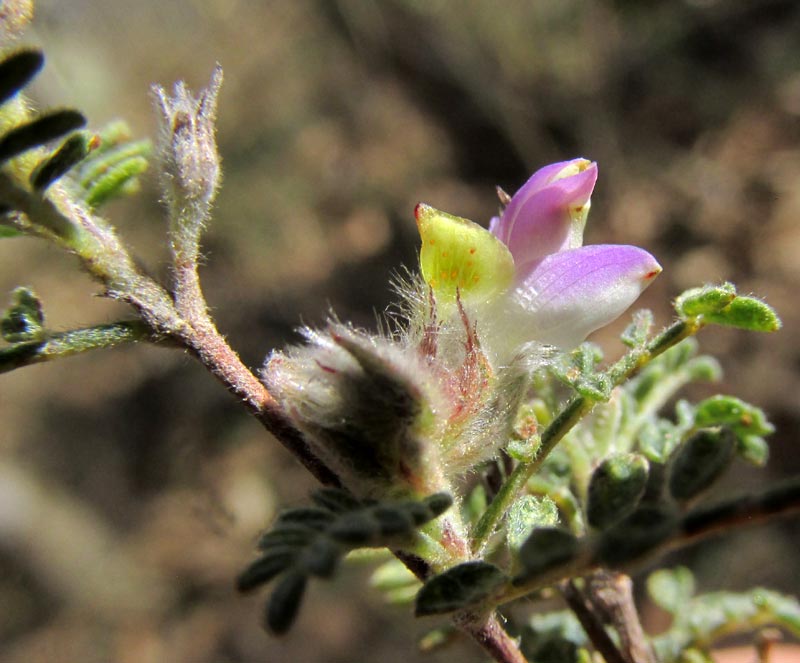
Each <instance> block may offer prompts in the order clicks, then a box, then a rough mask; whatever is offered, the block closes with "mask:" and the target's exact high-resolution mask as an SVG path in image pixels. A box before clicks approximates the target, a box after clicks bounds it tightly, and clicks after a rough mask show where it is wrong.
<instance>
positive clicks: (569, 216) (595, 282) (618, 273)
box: [486, 159, 661, 354]
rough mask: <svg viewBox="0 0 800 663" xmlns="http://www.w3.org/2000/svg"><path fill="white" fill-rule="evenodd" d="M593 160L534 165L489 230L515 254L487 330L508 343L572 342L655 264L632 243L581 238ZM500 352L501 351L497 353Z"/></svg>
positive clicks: (611, 313) (638, 286) (628, 297)
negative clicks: (585, 243) (595, 242)
mask: <svg viewBox="0 0 800 663" xmlns="http://www.w3.org/2000/svg"><path fill="white" fill-rule="evenodd" d="M596 181H597V164H595V163H593V162H590V161H588V160H586V159H573V160H571V161H564V162H560V163H555V164H552V165H550V166H545V167H544V168H542V169H541V170H538V171H536V172H535V173H534V174H533V175H532V176H531V177H530V179H529V180H528V181H527V182H526V183H525V184H524V185H523V186H522V188H521V189H520V190H519V191H517V193H515V194H514V196H512V197H511V199H510V200H509V202H508V204H507V205H506V207H505V209H504V210H503V212H502V213H501V214H500V216H498V217H495V218H494V219H492V221H491V223H490V225H489V230H490V232H491V233H492V234H493V235H495V236H496V237H497V238H498V239H500V240H501V241H502V242H503V243H504V244H505V245H506V246H507V247H508V249H509V251H510V252H511V255H512V256H513V258H514V264H515V277H514V284H513V286H512V287H511V288H510V289H509V290H508V291H507V292H506V293H505V294H504V296H503V297H498V298H496V299H495V300H494V302H493V308H494V309H495V310H494V311H493V313H492V315H489V316H488V317H487V320H488V322H489V327H490V329H488V330H487V334H486V335H487V336H489V337H494V336H501V337H503V338H502V342H501V343H500V346H501V347H504V348H505V349H506V350H511V351H513V349H514V348H517V347H518V346H519V345H521V344H523V343H525V342H527V341H536V342H538V343H542V344H547V345H554V346H557V347H559V348H562V349H571V348H573V347H575V346H576V345H578V344H579V343H581V342H582V341H583V340H584V339H585V338H586V337H587V336H588V335H589V334H590V333H591V332H593V331H594V330H596V329H599V328H600V327H603V326H605V325H607V324H609V323H610V322H612V321H613V320H614V319H616V318H617V317H619V316H620V315H621V314H622V313H623V312H624V311H625V309H627V308H628V307H629V306H630V305H631V304H633V302H634V301H635V300H636V299H637V298H638V297H639V295H640V294H641V293H642V291H643V290H644V289H645V288H646V287H647V286H648V285H650V283H651V282H652V281H653V279H654V278H655V277H656V276H658V274H659V273H660V272H661V265H659V264H658V262H657V261H656V259H655V258H654V257H653V256H652V255H650V254H649V253H648V252H647V251H645V250H644V249H640V248H637V247H635V246H626V245H612V244H598V245H594V246H582V244H583V229H584V226H585V224H586V217H587V214H588V210H589V206H590V204H591V203H590V198H591V195H592V190H593V189H594V185H595V182H596ZM501 354H502V353H501Z"/></svg>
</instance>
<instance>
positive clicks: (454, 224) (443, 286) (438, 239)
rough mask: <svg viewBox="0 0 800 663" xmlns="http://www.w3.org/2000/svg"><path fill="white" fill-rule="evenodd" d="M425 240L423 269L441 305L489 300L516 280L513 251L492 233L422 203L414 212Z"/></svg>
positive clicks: (423, 240) (422, 257)
mask: <svg viewBox="0 0 800 663" xmlns="http://www.w3.org/2000/svg"><path fill="white" fill-rule="evenodd" d="M414 215H415V216H416V218H417V226H418V228H419V234H420V236H421V237H422V249H421V250H420V269H421V270H422V276H423V277H424V278H425V281H426V282H427V283H428V284H429V285H430V286H431V288H433V291H434V293H435V294H436V295H437V299H438V301H439V302H441V303H444V302H448V301H449V302H453V301H455V299H456V292H458V293H459V295H460V296H461V297H462V298H463V299H468V300H484V301H485V300H488V299H491V298H492V297H495V296H497V295H499V294H502V293H503V292H505V291H506V290H507V289H508V288H509V287H510V286H511V283H512V281H513V279H514V259H513V258H512V257H511V253H510V251H509V250H508V249H507V248H506V246H505V244H503V243H502V242H501V241H500V240H499V239H497V238H496V237H495V236H494V235H492V234H491V233H490V232H489V231H488V230H486V229H485V228H482V227H481V226H479V225H478V224H477V223H473V222H472V221H470V220H468V219H462V218H461V217H458V216H453V215H452V214H447V213H445V212H440V211H439V210H437V209H434V208H433V207H430V206H429V205H425V204H424V203H420V204H419V205H417V207H416V209H415V210H414Z"/></svg>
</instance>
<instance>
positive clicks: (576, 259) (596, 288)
mask: <svg viewBox="0 0 800 663" xmlns="http://www.w3.org/2000/svg"><path fill="white" fill-rule="evenodd" d="M660 272H661V266H660V265H659V264H658V262H657V261H656V259H655V258H653V256H651V255H650V254H649V253H648V252H647V251H645V250H643V249H640V248H637V247H635V246H620V245H610V244H605V245H604V244H598V245H593V246H584V247H581V248H577V249H568V250H566V251H561V252H559V253H554V254H552V255H548V256H545V257H544V258H542V259H541V260H539V261H536V262H534V263H529V264H528V265H527V266H523V267H522V269H520V270H518V272H517V273H518V275H519V276H520V277H521V278H520V280H519V281H518V284H517V287H516V288H515V289H514V291H513V292H512V293H511V301H512V303H513V304H514V306H512V311H510V312H512V313H516V315H517V316H520V317H521V318H525V319H526V320H528V322H527V323H524V322H522V320H520V323H521V324H525V325H526V326H527V327H528V330H529V337H530V339H531V340H536V341H539V342H541V343H548V344H551V345H556V346H559V347H562V348H572V347H575V346H576V345H577V344H578V343H580V342H581V341H583V340H584V339H585V338H586V337H587V336H588V335H589V334H590V333H591V332H593V331H594V330H595V329H599V328H600V327H603V326H605V325H607V324H608V323H609V322H611V321H612V320H614V319H616V318H617V317H619V316H620V315H621V314H622V313H623V312H624V311H625V309H627V308H628V307H629V306H630V305H631V304H633V302H634V301H636V299H637V298H638V297H639V295H640V294H641V292H642V291H643V290H644V289H645V288H646V287H647V286H648V285H650V283H651V282H652V280H653V279H654V278H655V277H656V276H658V274H659V273H660ZM514 309H518V310H517V311H514Z"/></svg>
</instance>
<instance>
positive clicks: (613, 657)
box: [559, 580, 638, 663]
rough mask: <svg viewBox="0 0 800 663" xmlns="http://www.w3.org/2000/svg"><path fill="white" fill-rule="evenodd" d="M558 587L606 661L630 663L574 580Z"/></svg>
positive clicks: (607, 662)
mask: <svg viewBox="0 0 800 663" xmlns="http://www.w3.org/2000/svg"><path fill="white" fill-rule="evenodd" d="M559 588H560V589H561V594H562V596H563V597H564V600H565V601H566V602H567V605H568V606H569V607H570V609H571V610H572V612H573V613H575V616H576V617H577V618H578V621H579V622H580V623H581V626H582V627H583V630H584V631H586V635H587V636H588V637H589V640H591V641H592V644H593V645H594V647H595V649H596V650H597V651H598V652H600V654H602V656H603V658H604V659H605V661H606V663H630V661H627V660H626V659H625V657H624V656H623V655H622V653H621V652H620V650H619V649H618V648H617V645H615V644H614V641H613V640H612V639H611V636H610V635H609V634H608V632H607V631H606V629H605V626H604V624H603V620H602V619H601V618H600V616H599V615H598V614H597V612H596V610H595V608H594V606H592V604H591V602H590V601H589V600H588V598H587V597H586V596H585V595H584V593H583V592H582V591H581V590H580V589H579V588H578V586H577V585H576V584H575V581H574V580H567V581H566V582H563V583H561V585H560V586H559ZM637 663H638V662H637Z"/></svg>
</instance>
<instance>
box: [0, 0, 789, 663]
mask: <svg viewBox="0 0 800 663" xmlns="http://www.w3.org/2000/svg"><path fill="white" fill-rule="evenodd" d="M24 41H25V42H26V43H30V44H38V45H41V46H42V47H43V48H44V50H45V53H46V55H47V58H48V60H47V65H46V68H45V70H44V72H43V74H42V75H41V76H40V77H39V78H38V79H37V81H36V83H35V85H34V86H33V88H32V96H33V97H34V100H35V103H36V104H37V106H38V107H40V108H47V107H53V106H73V107H77V108H79V109H81V110H82V111H84V112H85V113H86V115H87V116H88V118H89V120H90V124H91V125H92V126H93V127H99V126H101V125H103V124H104V123H106V122H108V121H110V120H113V119H115V118H124V119H126V120H127V121H128V122H129V123H130V125H131V127H132V129H133V134H134V136H135V137H148V136H153V135H154V133H155V120H154V114H153V113H152V109H151V98H150V94H149V86H150V85H151V84H152V83H160V84H163V85H171V83H172V82H173V81H175V80H178V79H184V80H186V81H187V83H188V84H189V85H190V86H191V87H192V88H194V89H197V88H199V87H201V86H203V85H205V84H206V83H207V81H208V79H209V76H210V74H211V71H212V69H213V67H214V64H215V63H216V62H220V63H221V64H222V65H223V67H224V69H225V84H224V86H223V89H222V94H221V99H220V112H219V131H218V139H219V148H220V152H221V154H222V157H223V161H224V169H225V180H224V185H223V188H222V191H221V193H220V196H219V199H218V204H217V210H216V219H215V221H214V223H213V225H212V226H211V228H210V230H209V232H208V234H207V238H206V241H205V254H206V258H207V259H206V266H205V267H204V268H203V274H202V275H203V279H204V283H205V289H206V293H207V296H208V299H209V302H210V303H211V305H212V306H213V308H214V313H215V314H216V316H217V319H218V322H219V326H220V329H221V330H222V331H223V332H224V333H225V334H226V335H227V337H228V338H229V340H230V342H231V343H232V345H233V346H234V347H235V348H237V349H238V350H239V351H240V353H241V355H242V356H243V358H244V360H245V361H246V363H248V364H249V365H251V366H259V365H260V364H261V362H262V361H263V358H264V356H265V355H266V354H267V352H269V350H270V349H271V348H274V347H279V346H282V345H283V344H285V343H287V342H290V341H293V340H297V336H296V333H295V331H294V329H295V328H296V327H297V326H298V324H300V323H301V322H303V323H308V324H315V323H319V322H321V321H322V320H323V319H324V317H325V315H326V313H327V312H328V311H329V310H330V309H332V310H334V311H336V313H337V314H338V315H339V316H341V317H342V318H343V319H348V320H352V321H354V322H356V323H358V324H362V325H367V326H370V325H373V324H374V322H375V316H376V312H380V311H382V310H383V309H384V308H385V306H386V305H387V304H388V303H389V302H390V301H391V293H390V290H389V289H388V287H387V281H388V280H389V279H390V277H391V275H392V274H393V273H395V272H396V271H397V270H398V268H399V267H400V266H401V265H406V266H412V267H413V266H414V265H415V262H416V251H417V236H416V228H415V224H414V221H413V216H412V210H413V206H414V204H415V203H416V202H417V201H420V200H424V201H426V202H428V203H430V204H432V205H434V206H436V207H438V208H441V209H444V210H448V211H450V212H452V213H454V214H458V215H460V216H466V217H469V218H472V219H475V220H478V221H481V222H487V221H488V219H489V218H490V217H491V216H492V214H493V213H495V211H496V208H497V200H496V197H495V193H494V187H495V185H498V184H499V185H501V186H502V187H503V188H504V189H505V190H507V191H509V192H513V191H515V190H516V189H517V188H518V187H519V185H521V184H522V183H523V182H524V181H525V179H526V178H527V176H528V175H529V174H530V173H531V172H532V171H533V170H534V169H536V168H537V167H539V166H541V165H544V164H547V163H550V162H553V161H558V160H563V159H570V158H574V157H577V156H585V157H587V158H590V159H592V160H596V161H597V162H598V163H599V167H600V180H599V182H598V186H597V189H596V192H595V195H594V197H593V204H592V213H591V215H590V222H589V225H588V228H587V233H586V242H587V243H626V244H636V245H639V246H642V247H644V248H646V249H647V250H649V251H650V252H652V253H653V254H654V255H656V257H657V258H658V259H659V260H660V262H661V263H662V265H663V266H664V268H665V269H664V273H663V274H662V275H661V276H660V278H659V279H658V280H657V281H656V283H655V284H654V285H653V286H652V287H651V288H650V289H649V290H648V292H647V293H646V296H645V297H644V298H643V299H642V300H641V302H640V303H641V305H642V306H648V307H651V308H652V309H653V310H654V311H655V313H656V317H657V320H658V321H659V323H661V324H666V323H667V322H668V320H669V316H670V310H671V309H670V305H669V302H670V299H671V298H673V297H674V296H675V295H677V294H678V293H679V292H680V291H681V290H683V289H685V288H687V287H690V286H694V285H699V284H702V283H705V282H719V281H722V280H725V279H730V280H732V281H734V282H735V283H736V284H737V285H738V287H739V290H740V292H744V293H749V292H753V293H756V294H758V295H759V296H762V297H765V298H766V299H767V301H768V302H769V303H770V304H772V305H773V306H774V307H776V308H777V310H778V311H779V313H780V314H781V316H782V317H783V320H784V323H785V329H784V330H783V331H782V332H781V333H779V334H775V335H770V336H758V335H754V334H746V333H743V332H736V331H728V330H723V329H711V330H708V331H706V332H705V333H704V334H703V335H702V336H701V337H700V340H701V344H702V348H703V349H704V350H705V351H708V352H711V353H714V354H716V355H718V356H719V357H720V360H721V362H722V365H723V367H724V369H725V378H724V381H723V383H722V384H720V385H714V386H703V387H699V388H697V389H696V390H695V391H694V392H693V394H694V395H695V396H697V397H704V396H707V395H710V394H711V393H715V392H717V391H721V392H731V393H734V394H736V395H738V396H740V397H742V398H744V399H746V400H749V401H752V402H755V403H757V404H759V405H761V406H762V407H764V408H765V409H766V410H767V412H768V414H769V416H770V418H771V419H772V421H773V422H775V423H776V425H777V427H778V432H777V433H776V434H775V435H774V436H773V437H772V438H771V442H772V458H771V461H770V464H769V466H768V468H767V469H766V470H755V469H753V468H749V467H745V466H743V465H741V464H739V465H737V466H736V469H735V472H733V473H732V475H731V476H730V477H728V478H727V479H726V480H725V481H724V482H723V483H722V485H720V486H719V488H718V489H715V492H714V495H712V498H713V497H714V496H716V497H721V496H724V495H726V494H731V493H733V492H735V491H747V490H754V489H756V488H758V487H763V486H764V485H765V484H766V483H767V482H771V481H775V480H777V479H778V478H780V477H784V476H788V475H791V474H795V475H796V474H797V473H798V472H800V455H798V454H797V452H796V448H797V445H798V432H799V431H800V411H799V410H798V394H800V346H799V345H798V341H797V338H798V329H799V328H800V313H798V310H799V309H798V306H797V293H798V289H800V259H799V258H798V256H800V224H799V223H798V220H799V219H800V4H798V3H797V2H795V1H794V0H761V1H759V2H752V1H745V0H741V1H737V0H729V1H725V0H647V1H641V0H639V1H633V0H603V1H600V0H598V1H594V2H592V1H588V0H536V1H535V2H532V1H524V0H509V1H508V2H504V3H489V2H478V1H468V0H467V1H463V2H455V1H451V2H445V1H443V0H424V1H423V0H384V1H381V2H375V1H369V0H316V1H315V0H292V1H291V2H290V1H289V0H285V1H283V2H280V1H277V0H276V1H273V2H247V1H245V0H238V1H237V0H173V1H172V2H166V3H165V2H160V1H156V0H140V1H139V2H137V3H135V4H132V3H130V2H123V1H122V0H70V1H69V2H63V1H59V0H40V1H39V2H38V3H37V16H36V19H35V22H34V25H33V28H32V29H30V30H29V31H28V33H27V39H25V40H24ZM106 216H109V217H110V218H112V219H113V221H114V223H115V224H116V225H117V227H118V228H119V230H120V232H121V234H122V235H123V236H124V237H125V238H126V239H128V240H129V241H130V242H131V244H132V245H133V246H134V247H135V248H136V250H137V252H138V253H139V255H140V256H142V258H143V261H144V263H145V264H146V265H147V267H148V269H149V270H150V271H151V272H153V273H155V274H161V275H163V274H164V273H165V260H166V252H165V250H164V225H163V215H162V210H161V208H160V206H159V203H158V189H157V183H156V182H155V177H153V176H152V174H151V176H149V177H146V178H145V179H144V181H143V186H142V191H141V193H140V194H138V195H137V196H135V197H133V198H130V199H126V200H123V201H118V202H115V203H113V204H112V205H110V206H109V207H108V208H107V209H106ZM75 267H76V263H75V261H74V260H73V259H72V258H71V257H70V256H68V255H66V254H63V253H61V252H59V251H58V250H57V249H55V248H53V247H50V246H47V245H45V244H44V243H43V242H40V241H36V240H33V239H14V240H5V241H3V243H2V246H0V293H8V292H10V290H11V289H12V288H13V287H14V286H16V285H29V286H32V287H33V288H34V290H35V291H36V292H37V293H38V294H39V295H40V296H41V297H42V298H43V300H44V303H45V312H46V315H47V319H48V323H49V326H50V327H51V328H53V329H68V328H72V327H74V326H78V325H83V324H88V323H95V322H100V321H106V320H114V319H118V318H120V317H123V316H125V315H126V314H127V312H126V310H125V309H124V308H123V307H120V306H118V305H116V304H114V303H112V302H109V301H107V300H105V299H102V298H98V297H96V295H97V292H98V291H97V288H96V286H95V285H93V284H92V283H91V282H90V281H89V279H88V278H87V277H86V276H85V275H83V274H82V273H80V272H79V271H78V270H77V269H75ZM2 296H3V297H5V296H6V295H2ZM624 324H625V322H624V320H621V321H619V323H617V324H616V325H613V326H612V327H610V328H609V329H607V330H604V331H603V332H601V333H600V334H599V335H597V337H596V339H595V340H597V341H598V342H600V343H602V344H603V346H604V348H606V352H607V356H608V357H609V358H613V357H615V356H616V355H618V354H619V353H620V352H621V350H622V348H621V346H620V344H619V342H618V341H616V337H617V335H618V333H619V331H620V329H621V328H622V326H624ZM312 487H313V482H312V481H311V479H310V478H309V477H308V476H307V475H306V474H305V473H304V471H303V470H302V469H301V468H300V467H299V465H298V464H297V463H296V462H295V461H294V460H293V459H292V458H290V457H289V456H288V454H286V453H285V452H284V451H283V450H282V448H281V447H280V446H279V445H277V444H276V443H275V441H274V440H271V439H269V438H268V437H267V436H266V435H265V434H264V432H263V430H262V429H261V428H260V427H259V426H258V425H257V424H256V423H255V422H253V421H250V419H249V418H248V416H247V415H246V414H245V412H244V411H243V410H242V409H241V408H239V407H238V405H237V404H236V402H235V401H234V399H232V398H231V397H230V396H229V395H228V394H227V393H225V391H224V390H223V389H222V388H221V387H220V386H219V385H218V384H216V383H215V382H214V381H213V379H212V378H210V377H209V376H208V375H206V374H205V373H204V372H203V370H202V369H201V368H200V367H199V366H197V365H195V364H194V363H193V362H192V361H191V360H190V359H188V358H187V357H185V356H182V355H181V354H179V353H176V352H174V351H168V350H163V349H156V348H152V347H126V348H123V349H118V350H114V351H108V352H104V353H94V354H90V355H85V356H82V357H78V358H73V359H69V360H65V361H63V362H59V363H55V364H52V365H39V366H35V367H31V368H26V369H24V370H21V371H18V372H14V373H11V374H6V375H2V376H0V660H2V661H4V662H5V661H8V662H9V663H12V662H13V663H22V662H25V663H35V662H40V661H41V662H50V661H61V662H68V661H80V662H82V663H94V662H95V661H97V662H101V661H115V662H119V663H134V662H135V663H140V662H142V663H149V662H161V661H170V662H171V661H181V662H183V661H188V662H198V663H202V662H209V663H210V662H215V663H223V662H225V663H227V662H230V663H234V662H239V661H242V662H249V661H301V662H323V661H324V662H326V663H334V662H342V663H344V662H351V661H378V660H380V661H384V662H386V663H391V662H393V661H403V662H404V663H410V662H411V661H417V660H419V661H431V662H432V663H437V662H443V661H450V660H456V657H458V659H457V660H460V661H462V662H463V663H468V662H472V661H475V662H477V661H481V660H484V659H483V656H482V654H481V652H479V651H478V649H477V648H475V647H473V645H471V644H470V643H462V644H458V643H457V644H456V645H454V647H453V648H451V649H449V650H447V651H445V652H443V653H437V654H430V655H424V654H421V653H418V652H417V650H416V649H415V646H414V641H415V640H416V639H417V638H418V637H419V636H421V635H422V634H424V633H425V632H426V631H427V630H428V629H429V628H431V627H433V626H435V625H436V623H437V622H435V621H433V620H432V621H430V622H415V621H414V620H413V618H412V617H411V614H410V613H411V611H410V608H409V607H408V606H405V607H391V606H385V605H384V603H383V601H382V599H381V597H380V596H379V595H378V594H377V593H376V592H375V591H373V590H370V589H369V588H368V586H367V585H368V574H369V569H368V568H367V567H366V566H365V567H359V566H357V565H355V566H349V567H347V568H346V569H345V570H344V572H343V573H342V574H341V575H340V576H338V577H337V579H336V580H335V581H333V582H329V583H322V582H319V583H314V585H313V586H312V588H311V591H310V592H309V594H308V596H307V599H306V604H305V606H304V609H303V611H302V613H301V616H300V619H299V621H298V623H297V625H296V627H295V629H294V631H293V632H292V633H291V634H290V635H289V636H288V637H287V638H285V639H282V640H275V639H272V638H270V637H268V636H267V635H266V634H265V633H264V632H263V631H262V630H261V628H260V620H261V613H260V611H261V606H262V598H261V597H258V596H255V597H244V598H243V597H240V596H238V595H236V593H235V591H234V589H233V578H234V577H235V575H236V573H237V572H238V571H239V570H240V569H241V568H242V566H243V565H244V564H246V563H247V562H248V560H249V559H250V558H251V552H252V545H253V542H254V540H255V537H256V536H257V533H258V532H259V530H260V529H261V528H263V527H264V526H266V525H267V524H268V523H269V522H270V520H271V519H272V517H273V516H274V513H275V510H276V509H277V508H280V506H285V505H296V504H299V503H301V501H302V500H303V499H304V496H305V495H306V494H307V492H308V490H309V489H310V488H312ZM799 542H800V527H798V524H797V522H796V521H795V522H785V523H782V524H778V525H775V526H773V527H770V528H761V529H757V530H750V531H746V532H741V533H736V534H733V535H730V536H728V537H726V538H724V539H722V540H715V541H711V542H708V543H706V544H704V545H703V546H701V547H696V548H693V549H691V550H688V551H685V552H684V553H683V554H681V555H680V556H673V557H671V558H670V559H668V560H666V562H665V563H666V564H672V563H678V562H682V563H685V564H687V565H689V566H690V567H691V568H692V569H693V570H694V571H695V572H697V573H698V575H699V578H700V585H701V588H702V589H704V590H714V589H720V588H728V589H745V588H748V587H751V586H755V585H758V584H762V585H765V586H768V587H772V588H775V589H778V590H781V591H784V592H794V593H798V592H800V561H799V560H800V556H799V555H798V552H797V551H798V544H799ZM644 611H645V615H646V617H647V619H648V623H650V624H652V625H653V628H658V615H657V614H655V613H653V612H652V610H651V609H650V608H649V607H647V606H646V605H645V607H644Z"/></svg>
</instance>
